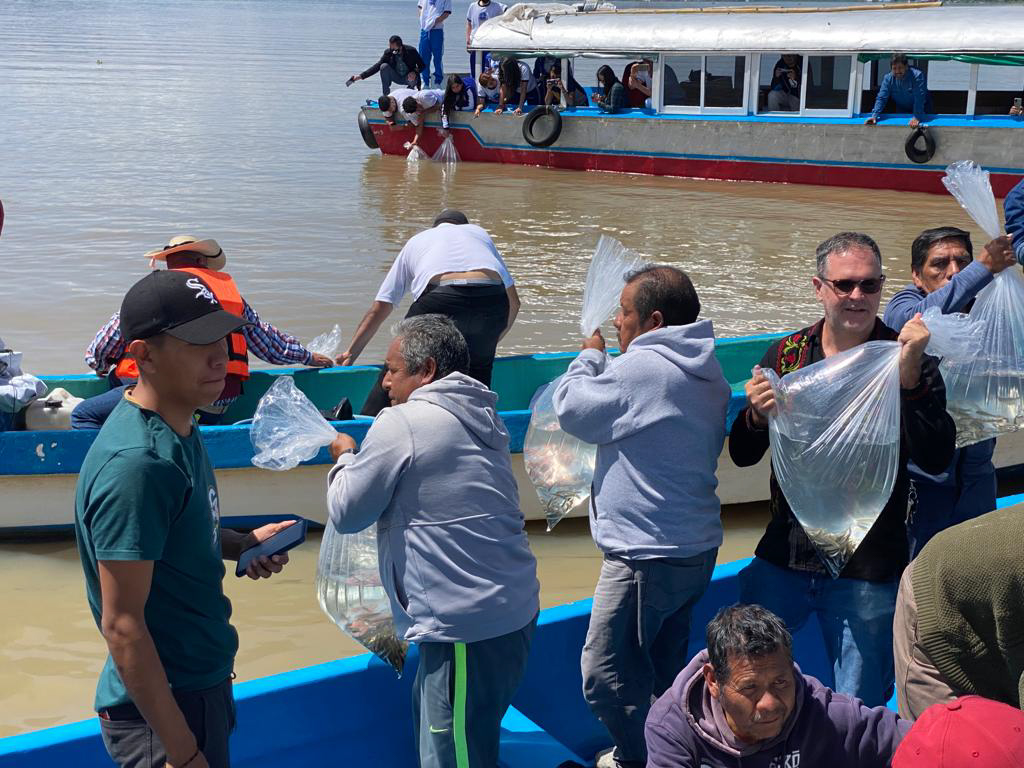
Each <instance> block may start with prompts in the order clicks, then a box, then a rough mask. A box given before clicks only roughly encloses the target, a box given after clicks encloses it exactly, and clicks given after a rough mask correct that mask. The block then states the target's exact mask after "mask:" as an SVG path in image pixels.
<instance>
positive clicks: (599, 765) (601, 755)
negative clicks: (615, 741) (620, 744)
mask: <svg viewBox="0 0 1024 768" xmlns="http://www.w3.org/2000/svg"><path fill="white" fill-rule="evenodd" d="M594 768H619V764H618V763H617V762H615V747H612V748H611V749H606V750H605V751H604V752H598V753H597V762H596V763H594Z"/></svg>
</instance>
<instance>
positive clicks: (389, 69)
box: [345, 35, 423, 93]
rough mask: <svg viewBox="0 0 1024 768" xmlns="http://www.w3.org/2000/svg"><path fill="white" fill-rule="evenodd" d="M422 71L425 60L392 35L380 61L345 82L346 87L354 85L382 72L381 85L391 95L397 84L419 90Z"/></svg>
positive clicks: (413, 49) (396, 36)
mask: <svg viewBox="0 0 1024 768" xmlns="http://www.w3.org/2000/svg"><path fill="white" fill-rule="evenodd" d="M422 71H423V59H422V58H421V57H420V54H419V53H418V52H417V50H416V49H415V48H413V47H412V46H411V45H406V44H405V43H403V42H402V38H400V37H399V36H398V35H392V36H391V39H389V40H388V47H387V49H386V50H385V51H384V53H383V54H381V57H380V60H379V61H378V62H377V63H376V64H374V65H373V66H372V67H370V68H369V69H367V70H366V71H365V72H360V73H359V74H358V75H352V77H350V78H349V79H348V80H346V81H345V85H346V86H348V85H352V83H354V82H356V81H357V80H365V79H366V78H368V77H373V76H374V75H375V74H376V73H377V72H380V84H381V88H382V90H383V92H384V93H390V92H391V88H392V86H393V85H394V84H395V83H399V84H401V85H407V86H409V87H410V88H419V87H420V72H422Z"/></svg>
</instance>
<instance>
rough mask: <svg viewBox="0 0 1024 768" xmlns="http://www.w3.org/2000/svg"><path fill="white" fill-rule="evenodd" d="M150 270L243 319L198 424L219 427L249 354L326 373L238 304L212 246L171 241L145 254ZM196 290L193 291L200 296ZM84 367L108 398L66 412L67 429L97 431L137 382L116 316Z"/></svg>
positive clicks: (189, 239)
mask: <svg viewBox="0 0 1024 768" xmlns="http://www.w3.org/2000/svg"><path fill="white" fill-rule="evenodd" d="M146 258H148V259H149V262H150V266H153V264H154V263H155V262H156V261H163V262H165V263H166V264H167V268H168V269H169V270H175V271H180V272H185V273H186V274H189V275H192V276H193V277H194V278H199V279H200V280H201V284H203V285H206V286H209V289H210V290H212V291H213V293H214V295H216V297H217V300H218V301H220V302H221V303H222V304H224V305H225V306H226V307H228V308H229V309H230V310H231V311H232V312H234V313H235V314H237V315H240V316H242V317H244V318H245V319H246V321H247V322H246V325H245V326H244V327H243V328H242V329H241V330H240V331H238V332H237V333H232V334H231V336H230V337H229V339H228V341H229V350H228V355H229V359H228V373H227V378H226V379H225V383H224V391H223V392H221V395H220V397H218V398H217V401H216V402H215V403H204V404H203V407H202V408H201V409H200V412H199V414H198V418H199V423H200V424H219V423H220V421H221V417H222V416H223V415H224V413H225V412H226V411H227V409H228V408H229V407H230V406H231V403H233V402H234V401H235V400H236V399H237V398H238V396H239V395H241V394H242V390H243V382H244V381H245V380H246V379H248V378H249V350H252V352H253V354H255V355H256V357H258V358H260V359H261V360H263V361H265V362H267V363H270V364H272V365H310V366H314V367H317V368H328V367H330V366H332V365H333V364H334V361H333V360H331V358H329V357H327V356H326V355H320V354H317V353H315V352H310V351H309V350H308V349H306V348H305V347H304V346H303V345H302V343H301V342H300V341H299V340H298V339H296V338H295V337H294V336H290V335H288V334H287V333H284V332H283V331H279V330H278V329H277V328H275V327H274V326H273V325H271V324H270V323H266V322H263V321H262V320H261V319H260V316H259V315H257V314H256V310H254V309H253V308H252V307H251V306H250V305H249V303H248V302H247V301H246V300H245V299H243V298H242V296H241V294H240V293H239V291H238V286H237V285H235V281H234V280H233V279H232V277H231V275H229V274H228V273H227V272H224V271H223V270H224V265H225V262H226V257H225V255H224V251H223V250H221V247H220V246H219V245H218V244H217V241H216V240H210V239H206V240H200V239H199V238H197V237H194V236H192V235H178V236H177V237H172V238H171V240H170V242H168V243H167V245H165V246H164V247H163V248H158V249H157V250H155V251H150V252H149V253H147V254H146ZM199 286H200V284H197V287H196V290H197V291H198V290H200V287H199ZM85 363H86V365H88V366H89V367H90V368H92V369H93V370H94V371H96V375H97V376H106V377H107V378H108V379H109V381H110V384H111V389H110V391H109V392H104V393H103V394H102V395H97V396H95V397H90V398H89V399H87V400H85V401H83V402H81V403H79V404H78V406H77V407H76V408H75V410H74V411H72V412H71V428H72V429H99V428H100V427H101V426H103V422H105V421H106V420H107V417H108V416H110V413H111V412H112V411H113V410H114V408H115V407H116V406H117V404H118V403H119V402H120V401H121V399H122V396H123V395H124V391H125V387H126V386H127V384H128V383H130V382H134V381H135V380H136V379H137V378H138V366H137V365H136V363H135V361H134V360H133V359H132V358H131V356H130V355H129V354H128V342H127V340H126V339H125V337H124V334H123V333H122V332H121V316H120V313H118V312H115V313H114V315H113V316H112V317H111V318H110V319H109V320H108V321H107V323H106V325H104V326H103V327H102V328H100V330H99V332H98V333H97V334H96V337H95V338H94V339H93V340H92V343H91V344H89V348H88V349H87V350H86V352H85Z"/></svg>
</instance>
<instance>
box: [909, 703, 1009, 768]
mask: <svg viewBox="0 0 1024 768" xmlns="http://www.w3.org/2000/svg"><path fill="white" fill-rule="evenodd" d="M926 766H927V768H1024V712H1021V711H1020V710H1019V709H1015V708H1014V707H1011V706H1010V705H1009V704H1003V703H1002V702H999V701H992V700H991V699H985V698H982V697H981V696H963V697H962V698H959V699H956V700H955V701H941V702H939V703H937V704H932V705H931V706H930V707H928V709H926V710H925V711H924V713H923V714H922V715H921V717H919V718H918V719H917V722H916V723H914V727H913V728H911V729H910V731H909V732H908V733H907V735H906V736H905V737H904V739H903V743H902V744H900V746H899V749H897V750H896V754H895V755H893V758H892V768H925V767H926Z"/></svg>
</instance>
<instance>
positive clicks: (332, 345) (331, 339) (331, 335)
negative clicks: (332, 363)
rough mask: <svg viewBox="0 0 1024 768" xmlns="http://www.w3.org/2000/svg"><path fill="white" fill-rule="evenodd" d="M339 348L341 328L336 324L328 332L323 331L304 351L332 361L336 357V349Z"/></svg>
mask: <svg viewBox="0 0 1024 768" xmlns="http://www.w3.org/2000/svg"><path fill="white" fill-rule="evenodd" d="M339 346H341V326H340V325H338V324H337V323H335V324H334V327H333V328H331V330H329V331H324V332H323V333H321V334H320V335H319V336H317V337H316V338H315V339H313V340H312V341H311V342H309V344H307V345H306V349H308V350H309V351H310V352H313V353H314V354H317V355H324V356H325V357H329V358H331V359H332V360H333V359H334V358H335V357H337V356H338V347H339Z"/></svg>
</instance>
